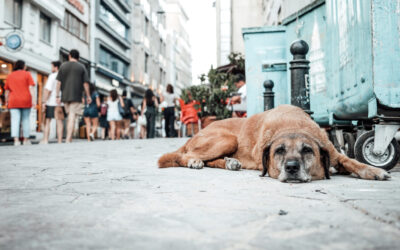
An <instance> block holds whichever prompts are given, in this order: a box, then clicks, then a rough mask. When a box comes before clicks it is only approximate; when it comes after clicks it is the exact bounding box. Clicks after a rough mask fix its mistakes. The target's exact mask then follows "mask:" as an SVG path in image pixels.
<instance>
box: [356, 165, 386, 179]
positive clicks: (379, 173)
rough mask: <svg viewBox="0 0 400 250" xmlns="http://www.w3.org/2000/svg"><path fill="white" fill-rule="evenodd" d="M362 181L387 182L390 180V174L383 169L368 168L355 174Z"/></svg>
mask: <svg viewBox="0 0 400 250" xmlns="http://www.w3.org/2000/svg"><path fill="white" fill-rule="evenodd" d="M355 174H356V176H358V177H359V178H361V179H366V180H378V181H385V180H388V179H390V174H389V173H388V172H386V171H385V170H383V169H381V168H376V167H372V166H367V167H366V168H364V169H362V170H360V171H358V172H357V173H355Z"/></svg>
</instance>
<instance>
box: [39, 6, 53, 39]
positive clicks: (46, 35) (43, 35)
mask: <svg viewBox="0 0 400 250" xmlns="http://www.w3.org/2000/svg"><path fill="white" fill-rule="evenodd" d="M40 39H41V40H42V41H45V42H47V43H50V42H51V18H50V17H48V16H46V15H45V14H43V13H40Z"/></svg>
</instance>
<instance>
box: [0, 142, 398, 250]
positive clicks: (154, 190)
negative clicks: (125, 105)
mask: <svg viewBox="0 0 400 250" xmlns="http://www.w3.org/2000/svg"><path fill="white" fill-rule="evenodd" d="M185 140H186V139H153V140H125V141H115V142H113V141H97V142H93V143H87V142H82V141H80V142H75V143H72V144H61V145H58V144H51V145H32V146H21V147H12V146H5V147H1V148H0V158H1V163H0V165H1V166H0V249H3V250H5V249H277V248H284V249H350V248H352V249H397V248H398V246H399V245H400V172H399V171H398V168H397V170H396V169H395V170H394V171H392V173H391V175H392V179H391V180H390V181H385V182H379V181H365V180H359V179H355V178H352V177H348V176H347V177H346V176H334V177H332V179H331V180H326V181H315V182H312V183H308V184H285V183H280V182H278V181H277V180H274V179H270V178H260V177H259V174H260V173H259V172H258V171H248V170H242V171H238V172H233V171H226V170H220V169H210V168H205V169H202V170H192V169H187V168H169V169H158V168H157V166H156V162H157V159H158V157H160V156H161V154H163V153H164V152H169V151H173V150H175V149H176V148H178V146H180V145H182V144H183V143H184V142H185Z"/></svg>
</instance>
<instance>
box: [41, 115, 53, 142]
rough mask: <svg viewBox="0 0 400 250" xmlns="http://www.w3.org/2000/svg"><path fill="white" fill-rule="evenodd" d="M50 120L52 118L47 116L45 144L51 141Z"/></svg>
mask: <svg viewBox="0 0 400 250" xmlns="http://www.w3.org/2000/svg"><path fill="white" fill-rule="evenodd" d="M50 122H51V118H46V121H45V124H44V131H43V141H42V142H43V143H45V144H47V143H49V134H50Z"/></svg>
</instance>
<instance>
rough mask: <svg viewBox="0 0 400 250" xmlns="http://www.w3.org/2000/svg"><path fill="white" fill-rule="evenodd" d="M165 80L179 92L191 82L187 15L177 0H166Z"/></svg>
mask: <svg viewBox="0 0 400 250" xmlns="http://www.w3.org/2000/svg"><path fill="white" fill-rule="evenodd" d="M166 3H167V8H166V27H167V32H168V38H167V41H168V42H167V60H168V71H167V82H168V83H170V84H172V86H174V88H175V89H176V92H177V93H178V94H179V93H180V91H181V89H183V88H185V87H188V86H190V85H191V84H192V57H191V46H190V41H189V35H188V27H187V23H188V20H189V17H188V16H187V14H186V12H185V10H184V8H183V7H182V5H181V3H180V1H179V0H166Z"/></svg>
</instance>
